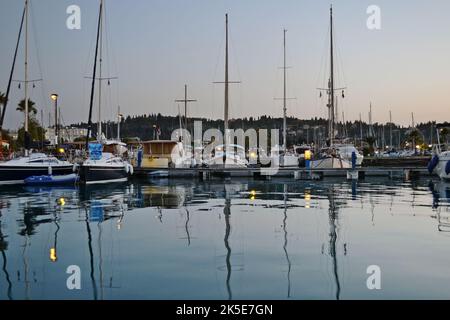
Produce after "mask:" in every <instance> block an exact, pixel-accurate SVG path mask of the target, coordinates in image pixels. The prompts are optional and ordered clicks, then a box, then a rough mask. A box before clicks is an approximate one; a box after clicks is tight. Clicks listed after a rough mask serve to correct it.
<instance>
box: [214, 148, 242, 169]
mask: <svg viewBox="0 0 450 320" xmlns="http://www.w3.org/2000/svg"><path fill="white" fill-rule="evenodd" d="M207 164H208V166H209V167H217V166H225V168H246V167H247V166H248V161H247V158H246V157H245V149H244V148H243V147H242V146H240V145H237V144H228V145H227V146H226V147H225V145H223V144H221V145H218V146H216V147H215V148H214V150H213V152H212V156H211V157H210V159H208V160H207Z"/></svg>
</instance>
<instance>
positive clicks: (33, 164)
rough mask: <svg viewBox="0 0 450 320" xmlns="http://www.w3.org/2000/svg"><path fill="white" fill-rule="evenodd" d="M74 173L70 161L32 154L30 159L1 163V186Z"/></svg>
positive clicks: (21, 158) (22, 158) (23, 158)
mask: <svg viewBox="0 0 450 320" xmlns="http://www.w3.org/2000/svg"><path fill="white" fill-rule="evenodd" d="M73 171H74V166H73V164H71V163H70V162H68V161H62V160H59V159H57V158H55V157H53V156H47V155H45V154H43V153H32V154H31V155H30V156H28V157H20V158H17V159H13V160H9V161H6V162H3V163H0V185H2V184H23V183H24V181H25V179H27V178H29V177H32V176H43V175H67V174H71V173H73Z"/></svg>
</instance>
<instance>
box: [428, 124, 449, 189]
mask: <svg viewBox="0 0 450 320" xmlns="http://www.w3.org/2000/svg"><path fill="white" fill-rule="evenodd" d="M438 140H439V132H438ZM428 171H429V172H430V173H434V174H437V175H438V176H439V178H441V179H442V180H450V151H449V150H448V149H447V146H445V145H441V144H440V141H439V142H438V144H437V145H436V146H434V148H433V157H432V158H431V160H430V162H429V163H428Z"/></svg>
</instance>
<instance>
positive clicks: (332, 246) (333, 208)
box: [328, 187, 341, 300]
mask: <svg viewBox="0 0 450 320" xmlns="http://www.w3.org/2000/svg"><path fill="white" fill-rule="evenodd" d="M334 193H335V190H334V188H333V187H331V188H330V190H329V196H328V200H329V205H330V207H329V210H328V221H329V224H330V233H329V237H330V240H329V254H330V256H331V258H332V262H333V276H334V281H335V284H336V300H340V295H341V284H340V281H339V270H338V260H337V254H336V243H337V238H338V235H337V226H336V222H337V219H338V207H337V204H336V200H335V198H334Z"/></svg>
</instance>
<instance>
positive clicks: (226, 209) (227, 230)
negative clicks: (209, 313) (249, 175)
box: [223, 197, 233, 300]
mask: <svg viewBox="0 0 450 320" xmlns="http://www.w3.org/2000/svg"><path fill="white" fill-rule="evenodd" d="M223 214H224V216H225V237H224V239H223V242H224V244H225V249H226V250H227V256H226V266H227V280H226V286H227V292H228V300H232V299H233V293H232V291H231V285H230V280H231V247H230V244H229V242H228V240H229V238H230V234H231V224H230V216H231V199H230V198H229V197H226V198H225V207H224V209H223Z"/></svg>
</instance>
